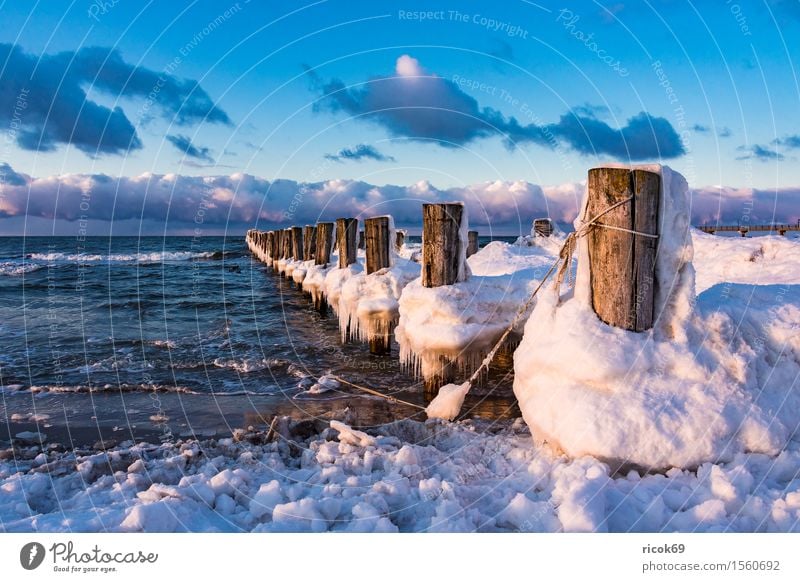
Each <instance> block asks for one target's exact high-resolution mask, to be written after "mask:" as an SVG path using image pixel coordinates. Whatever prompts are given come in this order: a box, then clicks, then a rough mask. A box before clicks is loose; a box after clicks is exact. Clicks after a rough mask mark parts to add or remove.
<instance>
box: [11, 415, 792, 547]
mask: <svg viewBox="0 0 800 582" xmlns="http://www.w3.org/2000/svg"><path fill="white" fill-rule="evenodd" d="M320 428H321V429H322V432H321V433H319V434H314V435H312V436H310V437H308V438H307V439H305V440H301V439H298V437H296V436H292V434H293V427H292V424H291V423H290V424H289V428H288V431H287V435H288V437H287V438H292V439H295V440H293V441H292V443H289V442H287V440H286V439H278V440H276V441H273V442H264V435H263V433H252V432H249V433H247V432H246V433H244V435H243V436H244V438H242V439H241V440H234V439H220V440H210V441H193V440H190V441H185V442H178V443H175V444H161V445H147V444H136V445H134V444H132V443H126V444H124V445H122V446H120V447H117V448H115V449H113V450H110V451H107V452H103V453H100V454H97V453H91V454H86V453H80V452H77V453H55V452H47V453H45V455H46V456H47V458H48V462H47V464H45V465H42V466H36V465H35V463H34V461H33V460H32V459H31V460H25V458H24V457H25V456H26V455H22V454H20V455H19V456H18V458H17V459H16V460H3V461H0V530H2V531H8V532H12V531H34V530H35V531H40V532H47V531H71V532H78V531H145V532H171V531H206V532H215V531H264V532H287V531H311V532H317V531H381V532H383V531H480V532H492V531H523V532H557V531H566V532H578V531H613V532H620V531H648V532H654V531H712V532H721V531H799V530H800V445H799V444H798V443H797V442H796V441H792V442H790V443H789V445H788V446H787V448H786V449H785V450H784V451H782V452H780V453H778V454H777V455H776V456H768V455H764V454H759V453H736V454H734V455H732V457H731V459H730V460H729V461H726V462H722V463H718V464H712V463H703V464H702V465H700V466H699V467H698V468H697V470H696V471H688V470H682V469H671V470H669V471H667V472H662V473H650V474H644V473H640V472H637V471H633V470H630V471H624V472H621V473H613V472H612V471H611V470H610V468H609V466H608V465H607V464H605V463H603V462H601V461H599V460H598V459H595V458H592V457H588V456H584V457H578V458H571V457H569V456H567V455H564V454H559V453H557V452H555V451H553V450H552V449H551V448H549V447H541V446H535V445H533V444H532V441H531V437H530V434H529V433H528V432H527V430H526V428H525V426H524V425H522V424H521V423H519V422H517V423H514V424H507V425H504V426H497V425H495V426H494V427H493V428H492V430H488V429H489V428H490V425H488V424H487V423H481V422H480V421H464V422H459V423H446V422H442V421H427V422H425V423H420V422H415V421H411V420H404V421H399V422H396V423H392V424H388V425H384V426H381V427H377V428H372V429H367V430H368V431H369V433H367V432H364V431H363V430H357V429H355V428H352V427H350V426H348V425H345V424H343V423H338V422H335V421H334V422H333V423H331V427H330V428H325V427H324V426H322V427H320ZM251 441H252V442H251ZM32 454H33V452H32V451H31V456H32ZM37 454H41V453H37ZM76 465H77V466H78V467H80V471H76V470H74V467H75V466H76Z"/></svg>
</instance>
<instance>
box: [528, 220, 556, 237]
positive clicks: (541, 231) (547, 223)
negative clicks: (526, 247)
mask: <svg viewBox="0 0 800 582" xmlns="http://www.w3.org/2000/svg"><path fill="white" fill-rule="evenodd" d="M533 232H534V234H535V235H536V236H543V237H545V238H546V237H548V236H550V235H551V234H553V221H551V220H550V219H549V218H537V219H535V220H534V221H533Z"/></svg>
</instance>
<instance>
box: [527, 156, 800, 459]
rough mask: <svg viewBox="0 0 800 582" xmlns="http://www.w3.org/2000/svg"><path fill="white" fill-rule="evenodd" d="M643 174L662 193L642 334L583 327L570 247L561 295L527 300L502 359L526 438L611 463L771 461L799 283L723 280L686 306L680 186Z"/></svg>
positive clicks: (799, 342)
mask: <svg viewBox="0 0 800 582" xmlns="http://www.w3.org/2000/svg"><path fill="white" fill-rule="evenodd" d="M644 169H649V170H658V171H660V172H661V176H662V188H663V192H664V196H662V207H661V209H660V213H659V219H660V221H661V238H660V241H659V254H658V258H657V264H656V269H657V271H656V272H657V280H658V287H657V290H656V313H657V321H656V323H655V326H654V328H653V330H651V331H649V332H646V333H638V334H637V333H633V332H627V331H624V330H621V329H617V328H613V327H611V326H608V325H606V324H604V323H603V322H601V321H600V320H599V319H598V318H597V316H596V315H595V313H594V311H593V310H592V307H591V299H590V292H591V289H590V280H589V276H590V273H589V266H588V249H587V241H586V239H585V238H584V239H581V240H580V241H579V243H578V253H579V263H578V271H577V281H576V287H575V289H574V292H570V293H567V294H565V295H564V296H563V297H559V295H558V290H554V289H553V288H552V286H551V287H550V288H549V289H545V290H544V291H543V293H542V294H540V298H539V301H538V303H537V305H536V307H535V308H534V311H533V313H532V315H531V317H530V318H529V320H528V322H527V324H526V326H525V335H524V338H523V340H522V343H521V344H520V346H519V348H518V349H517V351H516V353H515V355H514V371H515V380H514V392H515V394H516V396H517V398H518V400H519V403H520V408H521V410H522V413H523V417H524V418H525V421H526V423H527V424H528V426H529V427H530V428H531V431H532V433H533V435H534V437H535V438H536V439H537V440H544V441H547V442H548V443H550V444H551V445H554V446H555V447H557V448H559V449H561V450H563V451H564V452H566V453H567V454H569V455H571V456H573V457H580V456H582V455H592V456H594V457H597V458H599V459H601V460H605V461H608V462H611V463H613V464H614V465H615V466H618V465H620V464H626V463H627V464H633V465H637V466H642V467H646V468H656V469H662V468H667V467H695V466H698V465H700V464H702V463H704V462H707V461H720V460H728V459H731V458H733V457H734V456H735V455H736V454H737V453H741V452H749V453H765V454H771V455H774V454H777V453H778V451H780V450H781V448H782V447H783V446H785V445H786V441H787V439H788V438H789V437H790V436H791V435H792V434H793V432H794V431H795V429H796V428H797V425H798V421H797V420H796V419H793V418H792V416H793V415H792V414H791V413H790V411H791V410H792V409H794V410H796V406H797V403H798V397H797V394H796V391H794V390H792V388H791V387H792V385H793V383H794V379H796V377H797V375H798V373H800V364H798V362H800V336H798V334H797V333H796V325H797V323H796V322H797V321H800V319H798V318H800V287H796V286H784V287H779V288H777V289H776V288H775V287H769V286H767V287H757V288H754V289H751V288H743V287H740V286H735V285H732V284H728V285H722V286H718V287H715V288H713V289H711V290H709V291H707V292H706V293H704V294H703V295H701V296H700V298H699V299H698V300H697V301H696V298H695V291H694V268H693V266H692V263H691V257H692V239H691V237H690V236H689V231H688V209H689V203H688V195H687V185H686V181H685V180H684V179H683V177H682V176H680V174H677V173H674V172H672V171H671V170H670V169H669V168H668V167H663V168H661V167H658V166H656V167H655V168H654V167H652V166H647V167H644ZM583 208H584V209H585V208H586V199H584V207H583ZM583 215H584V213H583V212H582V213H581V216H583ZM579 221H580V218H579V219H578V221H576V228H577V227H579V226H580V224H579ZM695 302H696V303H697V305H696V307H695ZM792 330H795V331H794V332H793V331H792ZM789 379H791V380H789Z"/></svg>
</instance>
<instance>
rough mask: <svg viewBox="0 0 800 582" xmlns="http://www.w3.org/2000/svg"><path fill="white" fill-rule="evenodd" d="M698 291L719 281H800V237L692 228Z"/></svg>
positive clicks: (779, 282)
mask: <svg viewBox="0 0 800 582" xmlns="http://www.w3.org/2000/svg"><path fill="white" fill-rule="evenodd" d="M692 240H693V241H694V249H695V251H694V266H695V271H696V272H697V275H696V279H697V282H696V287H697V292H698V293H702V292H703V291H705V290H706V289H709V288H710V287H712V286H713V285H714V284H716V283H720V282H729V283H750V284H753V285H766V284H773V285H775V284H783V283H786V284H792V285H797V284H800V268H798V265H800V244H798V243H799V242H800V241H799V240H798V239H796V238H793V239H790V238H788V237H786V236H780V235H777V234H776V235H771V236H754V237H748V238H742V237H739V236H737V237H728V236H719V235H712V234H706V233H704V232H701V231H699V230H695V229H692Z"/></svg>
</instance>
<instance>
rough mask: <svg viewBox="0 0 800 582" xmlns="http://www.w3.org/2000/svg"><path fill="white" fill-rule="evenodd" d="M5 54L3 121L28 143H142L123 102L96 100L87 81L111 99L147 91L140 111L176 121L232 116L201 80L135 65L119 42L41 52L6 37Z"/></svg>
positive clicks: (111, 150) (1, 50)
mask: <svg viewBox="0 0 800 582" xmlns="http://www.w3.org/2000/svg"><path fill="white" fill-rule="evenodd" d="M0 62H2V63H4V65H3V67H2V69H0V121H2V122H3V123H4V124H11V126H12V127H13V128H14V129H15V132H14V137H15V140H16V143H17V145H19V146H20V147H21V148H24V149H28V150H37V151H52V150H54V149H55V148H56V147H58V146H59V145H60V144H72V145H74V146H75V147H76V148H78V149H79V150H81V151H83V152H85V153H87V154H89V155H92V156H94V155H98V154H120V153H124V152H126V151H129V150H136V149H139V148H141V147H142V144H141V140H140V139H139V136H138V134H137V132H136V128H135V127H134V124H133V123H132V122H131V121H130V119H129V118H128V116H127V115H126V113H125V112H124V111H123V110H122V108H121V107H113V108H110V107H106V106H105V105H101V104H99V103H97V102H95V101H93V100H91V99H90V98H89V97H88V95H87V88H91V90H95V91H98V92H101V93H104V94H106V95H108V96H110V97H111V98H112V99H118V98H122V97H125V98H139V99H143V100H144V101H143V104H142V107H141V109H140V111H139V115H140V118H145V117H146V116H149V115H152V114H153V113H157V114H158V115H161V116H162V117H164V118H167V119H169V120H170V122H172V123H175V124H178V125H188V124H193V123H198V122H201V121H210V122H212V123H226V124H229V123H230V119H229V118H228V115H227V114H226V113H225V112H224V111H222V110H221V109H220V108H218V107H217V106H216V105H214V103H213V101H212V100H211V98H210V97H209V96H208V94H207V93H206V92H205V91H204V90H203V89H202V88H200V86H199V85H198V84H197V83H196V82H195V81H191V80H184V79H179V78H177V77H175V76H173V75H171V74H168V73H167V72H166V71H153V70H151V69H147V68H144V67H137V66H134V65H131V64H129V63H127V62H125V61H124V60H123V58H122V55H121V54H120V53H119V52H117V51H115V50H113V49H109V48H100V47H86V48H82V49H79V50H77V51H65V52H61V53H56V54H51V55H47V54H46V55H41V56H38V57H37V56H34V55H31V54H28V53H25V52H23V51H22V50H21V49H20V48H19V47H18V46H15V45H11V44H0Z"/></svg>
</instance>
